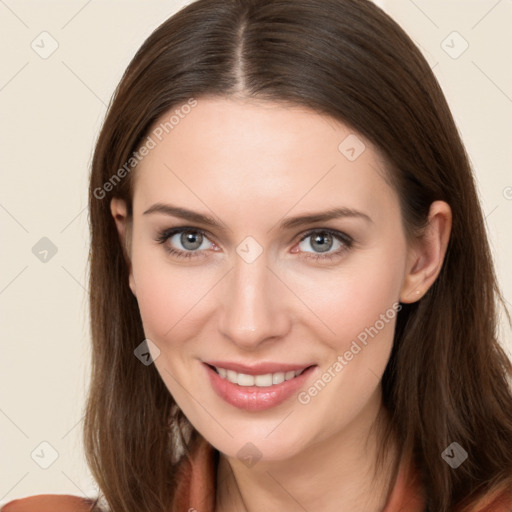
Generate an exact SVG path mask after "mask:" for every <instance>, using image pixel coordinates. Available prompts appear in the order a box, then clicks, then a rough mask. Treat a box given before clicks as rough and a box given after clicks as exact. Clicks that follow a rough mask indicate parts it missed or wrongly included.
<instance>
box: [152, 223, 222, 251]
mask: <svg viewBox="0 0 512 512" xmlns="http://www.w3.org/2000/svg"><path fill="white" fill-rule="evenodd" d="M156 241H157V242H158V243H160V244H162V245H164V247H165V250H166V251H167V252H168V253H169V254H172V255H173V256H176V257H178V258H197V257H203V256H206V254H205V250H206V249H208V248H209V247H208V245H209V244H208V238H207V236H206V233H205V232H204V231H202V230H200V229H196V228H172V229H166V230H164V231H162V232H160V233H159V234H158V236H157V238H156ZM211 245H214V246H215V244H213V243H212V242H210V246H211ZM176 246H178V248H176ZM179 246H181V247H183V249H180V248H179Z"/></svg>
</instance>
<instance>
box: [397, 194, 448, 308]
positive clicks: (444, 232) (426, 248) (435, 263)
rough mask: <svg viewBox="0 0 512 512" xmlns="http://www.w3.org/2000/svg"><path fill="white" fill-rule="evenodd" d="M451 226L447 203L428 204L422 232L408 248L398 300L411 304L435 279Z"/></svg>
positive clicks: (435, 202)
mask: <svg viewBox="0 0 512 512" xmlns="http://www.w3.org/2000/svg"><path fill="white" fill-rule="evenodd" d="M451 227H452V211H451V208H450V206H449V205H448V203H446V202H444V201H434V202H433V203H432V204H431V205H430V211H429V216H428V225H427V227H426V229H425V233H424V235H423V236H422V238H421V239H420V240H418V241H417V243H416V244H415V246H414V247H411V249H410V253H409V259H408V263H407V268H406V275H405V278H404V282H403V285H402V290H401V293H400V302H403V303H412V302H416V301H417V300H419V299H421V297H423V295H424V294H425V293H426V292H427V290H428V289H429V288H430V287H431V286H432V284H433V283H434V281H435V280H436V279H437V276H438V275H439V273H440V271H441V268H442V266H443V261H444V257H445V255H446V250H447V248H448V242H449V240H450V233H451Z"/></svg>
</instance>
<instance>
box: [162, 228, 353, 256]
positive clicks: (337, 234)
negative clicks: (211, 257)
mask: <svg viewBox="0 0 512 512" xmlns="http://www.w3.org/2000/svg"><path fill="white" fill-rule="evenodd" d="M185 231H190V232H192V233H200V234H201V235H203V236H204V237H206V238H207V239H208V240H209V235H208V233H206V232H205V231H203V230H202V229H198V228H192V227H186V226H184V227H179V228H171V229H164V230H162V231H160V232H159V233H158V234H157V237H156V238H155V241H156V242H158V243H159V244H162V245H164V244H165V242H167V240H169V238H171V237H172V236H174V235H176V234H177V233H183V232H185ZM316 233H320V234H325V233H327V234H329V235H331V236H332V237H333V238H335V239H336V240H338V241H339V242H341V243H342V244H343V246H342V247H341V248H340V249H338V250H337V251H335V252H332V253H326V254H321V253H310V252H306V253H302V254H305V256H303V257H304V258H306V259H314V260H315V261H318V260H322V261H327V260H329V261H330V260H333V259H335V258H337V257H340V256H341V255H342V253H344V252H345V251H348V250H349V249H350V248H351V247H352V245H353V243H354V239H353V238H352V237H350V236H348V235H347V234H345V233H342V232H341V231H336V230H332V229H327V228H323V229H318V228H317V229H311V230H309V231H308V232H307V233H305V234H304V235H302V237H301V238H300V239H299V241H298V242H297V243H300V242H302V241H304V240H305V239H306V238H308V237H310V236H312V235H314V234H316ZM164 248H165V250H166V251H167V252H168V253H169V254H171V255H172V256H174V257H177V258H189V259H190V258H201V257H205V256H206V255H205V254H204V253H205V252H206V251H203V250H201V251H197V250H196V251H181V250H179V249H174V248H172V247H169V246H168V245H165V246H164Z"/></svg>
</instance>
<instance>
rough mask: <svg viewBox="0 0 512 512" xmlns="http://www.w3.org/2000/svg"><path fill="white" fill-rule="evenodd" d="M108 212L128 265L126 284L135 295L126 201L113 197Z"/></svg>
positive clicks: (130, 224) (130, 225) (129, 224)
mask: <svg viewBox="0 0 512 512" xmlns="http://www.w3.org/2000/svg"><path fill="white" fill-rule="evenodd" d="M110 212H111V213H112V217H114V221H115V223H116V228H117V232H118V234H119V240H120V242H121V246H122V248H123V254H124V258H125V261H126V264H127V265H128V270H129V272H130V275H129V283H128V284H129V286H130V289H131V291H132V293H133V294H134V295H135V296H137V294H136V293H135V280H134V279H133V269H132V262H131V230H132V220H131V219H130V218H129V217H128V209H127V207H126V202H125V201H124V200H123V199H119V198H117V197H114V198H113V199H112V200H111V201H110Z"/></svg>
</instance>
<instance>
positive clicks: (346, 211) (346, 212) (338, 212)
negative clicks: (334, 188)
mask: <svg viewBox="0 0 512 512" xmlns="http://www.w3.org/2000/svg"><path fill="white" fill-rule="evenodd" d="M152 213H160V214H163V215H168V216H170V217H178V218H181V219H185V220H188V221H191V222H197V223H199V224H203V225H205V226H208V227H210V228H215V229H221V230H225V227H224V226H222V225H221V224H222V223H220V222H218V221H217V220H215V219H214V218H213V217H210V216H208V215H204V214H202V213H199V212H194V211H192V210H188V209H187V208H182V207H178V206H173V205H171V204H164V203H155V204H154V205H153V206H151V207H150V208H148V209H147V210H146V211H145V212H144V213H143V215H150V214H152ZM343 217H349V218H360V219H363V220H365V221H366V222H369V223H373V220H372V219H371V217H369V216H368V215H367V214H366V213H363V212H360V211H358V210H354V209H353V208H345V207H343V208H330V209H329V210H325V211H323V212H312V213H307V214H304V215H298V216H295V217H288V218H286V219H284V220H282V221H281V222H280V223H279V227H280V229H283V230H286V229H293V228H296V227H299V226H302V225H304V224H312V223H314V222H325V221H328V220H332V219H339V218H343Z"/></svg>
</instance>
